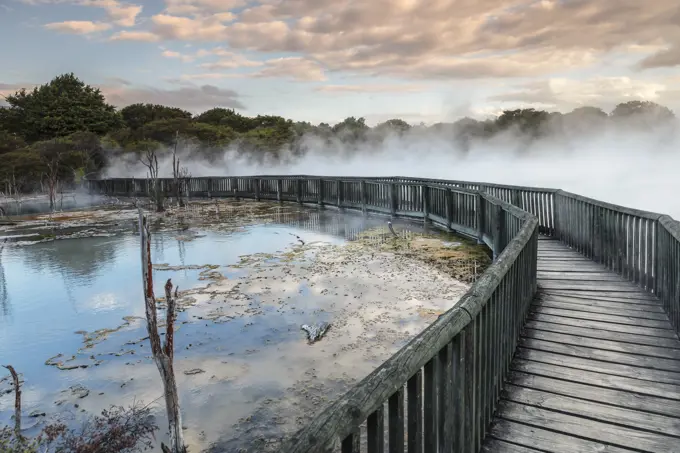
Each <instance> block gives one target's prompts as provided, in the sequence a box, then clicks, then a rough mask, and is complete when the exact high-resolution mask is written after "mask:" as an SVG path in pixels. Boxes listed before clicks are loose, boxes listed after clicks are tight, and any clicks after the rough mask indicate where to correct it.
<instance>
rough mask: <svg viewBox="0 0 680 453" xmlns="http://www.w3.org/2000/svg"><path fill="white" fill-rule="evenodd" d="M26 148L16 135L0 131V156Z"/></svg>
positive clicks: (22, 140)
mask: <svg viewBox="0 0 680 453" xmlns="http://www.w3.org/2000/svg"><path fill="white" fill-rule="evenodd" d="M25 146H26V142H25V141H24V139H23V138H21V136H19V135H17V134H16V133H10V132H7V131H3V130H2V129H0V154H5V153H9V152H11V151H15V150H17V149H20V148H23V147H25Z"/></svg>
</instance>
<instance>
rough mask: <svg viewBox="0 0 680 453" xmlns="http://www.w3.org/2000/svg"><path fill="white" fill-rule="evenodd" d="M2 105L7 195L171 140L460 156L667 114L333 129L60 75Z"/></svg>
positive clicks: (646, 107)
mask: <svg viewBox="0 0 680 453" xmlns="http://www.w3.org/2000/svg"><path fill="white" fill-rule="evenodd" d="M6 101H7V104H8V105H7V106H6V107H5V108H0V155H1V157H0V160H1V161H2V165H1V166H0V190H3V191H5V192H8V191H12V190H17V189H18V190H21V191H26V190H36V189H42V190H44V191H47V190H49V188H50V187H52V188H54V185H55V184H63V183H66V184H69V183H73V182H77V181H78V180H79V179H81V178H82V177H84V176H85V175H87V174H91V173H96V172H99V171H100V170H102V169H103V168H105V166H106V164H107V161H109V160H111V159H114V158H116V157H118V156H120V155H123V154H132V155H133V157H134V155H139V156H141V155H143V154H144V153H145V152H146V151H147V150H148V149H160V150H164V149H167V148H170V147H172V146H173V145H175V144H177V142H178V141H180V142H181V146H182V147H183V148H188V149H190V150H191V152H192V153H198V154H200V155H201V156H202V157H203V158H204V159H207V160H210V158H211V156H213V155H214V156H221V154H222V153H221V151H223V150H224V149H225V148H229V147H232V148H233V149H236V150H238V152H239V153H242V154H244V155H246V156H247V157H249V158H252V159H254V160H262V159H269V160H272V159H279V158H281V157H282V156H286V157H288V156H296V155H301V154H304V153H305V152H307V151H308V147H309V146H310V145H309V143H310V141H309V140H307V138H308V137H310V136H311V137H316V138H317V139H318V140H322V141H328V142H333V143H339V144H342V147H341V148H350V149H351V148H358V147H359V146H360V145H361V144H363V143H366V142H373V143H375V142H379V141H381V140H384V139H385V137H387V136H390V135H396V136H399V135H403V134H407V133H408V134H419V133H422V134H428V133H436V134H438V135H439V136H440V137H444V138H445V139H447V140H450V141H451V143H452V144H453V145H454V146H456V147H458V148H460V149H461V150H463V151H465V150H467V149H468V148H469V146H470V144H471V142H473V141H476V140H486V139H489V138H491V137H493V136H496V135H497V134H499V133H502V132H505V131H509V130H510V131H515V132H517V133H520V134H521V136H522V137H524V138H525V139H527V140H532V139H536V138H540V137H543V136H547V135H555V134H558V135H559V134H562V135H567V136H568V135H569V134H582V133H587V132H588V131H593V130H597V129H598V128H601V127H602V126H604V125H606V124H608V123H614V122H617V121H618V122H621V121H623V122H626V121H627V120H629V119H634V123H635V126H636V127H653V126H655V125H658V124H660V123H662V122H664V121H667V120H669V119H672V118H674V114H673V112H672V111H671V110H669V109H668V108H666V107H664V106H661V105H658V104H655V103H652V102H647V101H629V102H625V103H622V104H619V105H618V106H616V108H615V109H614V110H613V111H612V112H611V113H609V114H608V113H606V112H604V111H603V110H601V109H599V108H596V107H581V108H577V109H575V110H574V111H572V112H569V113H566V114H562V113H556V112H546V111H542V110H535V109H517V110H506V111H504V112H503V113H502V114H501V115H500V116H498V117H497V118H495V119H489V120H484V121H477V120H474V119H471V118H463V119H460V120H458V121H456V122H454V123H438V124H434V125H432V126H425V125H422V124H421V125H417V126H412V125H410V124H408V123H406V122H405V121H403V120H401V119H392V120H389V121H386V122H384V123H382V124H379V125H377V126H375V127H373V128H371V127H369V126H367V125H366V123H365V121H364V119H363V118H354V117H350V118H346V119H345V120H344V121H342V122H341V123H338V124H335V125H333V126H331V125H329V124H326V123H321V124H318V125H313V124H311V123H308V122H299V121H293V120H290V119H286V118H282V117H280V116H270V115H258V116H255V117H248V116H244V115H241V114H239V113H237V112H235V111H234V110H230V109H224V108H213V109H210V110H208V111H206V112H203V113H201V114H199V115H195V116H194V115H192V114H191V113H190V112H187V111H185V110H182V109H179V108H175V107H168V106H163V105H151V104H133V105H129V106H127V107H124V108H122V109H120V110H117V109H116V108H114V107H113V106H111V105H109V104H107V103H106V99H105V98H104V96H103V94H102V93H101V92H100V91H99V90H98V89H96V88H93V87H91V86H89V85H86V84H85V83H84V82H82V81H81V80H79V79H78V78H77V77H76V76H75V75H73V74H65V75H61V76H58V77H56V78H54V79H53V80H52V81H50V82H49V83H47V84H45V85H42V86H39V87H36V88H35V89H33V90H30V91H27V90H21V91H18V92H16V93H15V94H13V95H10V96H8V97H7V98H6ZM317 143H318V142H317ZM341 148H336V149H341ZM159 152H163V151H159Z"/></svg>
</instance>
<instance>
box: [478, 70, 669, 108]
mask: <svg viewBox="0 0 680 453" xmlns="http://www.w3.org/2000/svg"><path fill="white" fill-rule="evenodd" d="M669 86H671V85H667V84H664V83H662V82H659V81H644V80H635V79H632V78H630V77H596V78H592V79H586V80H570V79H563V78H553V79H548V80H545V81H538V82H531V83H527V84H524V85H521V86H519V87H517V89H515V90H513V91H509V92H507V93H503V94H499V95H494V96H490V97H488V98H487V100H489V101H500V102H509V103H515V104H531V105H536V104H538V105H543V106H547V107H549V108H560V109H562V110H564V109H572V108H575V107H579V106H584V105H591V106H596V107H602V108H605V109H611V107H613V106H614V105H616V104H618V103H620V102H625V101H627V100H648V101H655V102H663V101H665V100H668V96H667V95H668V94H670V93H669Z"/></svg>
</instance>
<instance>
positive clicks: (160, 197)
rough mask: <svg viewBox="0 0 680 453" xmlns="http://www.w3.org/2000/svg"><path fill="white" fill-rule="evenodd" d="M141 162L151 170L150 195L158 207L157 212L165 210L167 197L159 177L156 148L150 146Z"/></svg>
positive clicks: (149, 174)
mask: <svg viewBox="0 0 680 453" xmlns="http://www.w3.org/2000/svg"><path fill="white" fill-rule="evenodd" d="M141 162H142V164H143V165H144V166H145V167H146V168H147V169H148V170H149V172H148V174H147V177H148V178H149V197H150V198H151V202H152V203H153V204H154V206H155V207H156V212H163V211H164V210H165V206H164V201H165V200H164V198H165V197H164V193H163V188H162V187H161V181H160V180H159V179H158V156H157V155H156V148H152V147H148V148H147V149H146V153H145V154H144V156H143V157H142V159H141Z"/></svg>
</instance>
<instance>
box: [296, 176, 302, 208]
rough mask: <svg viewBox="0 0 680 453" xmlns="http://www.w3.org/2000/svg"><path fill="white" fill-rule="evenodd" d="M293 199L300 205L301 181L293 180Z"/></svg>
mask: <svg viewBox="0 0 680 453" xmlns="http://www.w3.org/2000/svg"><path fill="white" fill-rule="evenodd" d="M295 199H296V201H297V202H298V203H299V204H302V179H300V178H298V179H296V180H295Z"/></svg>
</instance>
